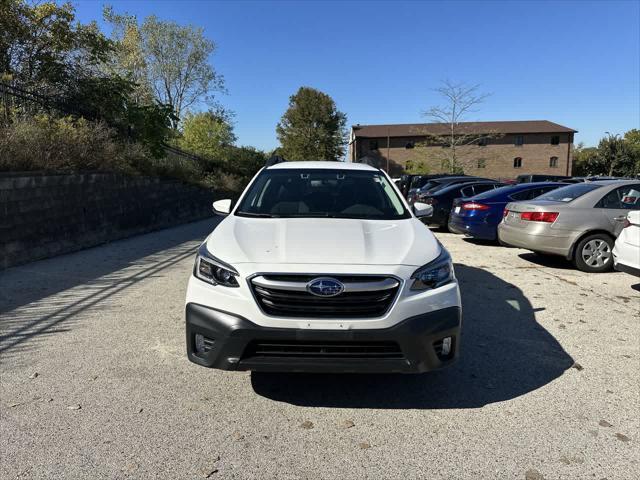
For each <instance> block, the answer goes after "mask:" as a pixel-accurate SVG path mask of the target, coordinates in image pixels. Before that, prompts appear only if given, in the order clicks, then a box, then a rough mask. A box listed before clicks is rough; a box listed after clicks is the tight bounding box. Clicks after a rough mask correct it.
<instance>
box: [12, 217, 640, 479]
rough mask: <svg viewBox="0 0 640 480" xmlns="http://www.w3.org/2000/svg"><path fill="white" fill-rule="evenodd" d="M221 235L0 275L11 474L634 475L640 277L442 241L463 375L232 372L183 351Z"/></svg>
mask: <svg viewBox="0 0 640 480" xmlns="http://www.w3.org/2000/svg"><path fill="white" fill-rule="evenodd" d="M214 224H215V220H213V219H212V220H207V221H203V222H198V223H193V224H189V225H184V226H181V227H177V228H173V229H169V230H163V231H160V232H155V233H151V234H147V235H142V236H138V237H134V238H130V239H127V240H122V241H118V242H114V243H111V244H108V245H104V246H100V247H96V248H92V249H89V250H85V251H82V252H77V253H73V254H69V255H64V256H60V257H57V258H52V259H49V260H44V261H39V262H34V263H31V264H28V265H24V266H20V267H15V268H11V269H8V270H5V271H2V272H0V478H3V479H5V478H6V479H10V478H94V479H97V478H171V479H178V478H186V479H191V478H194V479H196V478H213V479H216V478H220V479H227V478H238V479H244V478H260V479H269V478H278V479H293V478H313V479H317V478H327V479H330V478H345V479H361V478H362V479H364V478H371V479H413V478H424V479H459V478H460V479H490V478H497V479H526V480H541V479H547V480H550V479H591V478H593V479H604V478H606V479H608V480H613V479H621V480H628V479H632V478H638V472H639V471H640V448H639V442H640V375H639V372H640V312H639V310H640V279H638V278H635V277H632V276H629V275H626V274H622V273H607V274H599V275H598V274H591V275H590V274H586V273H583V272H579V271H577V270H575V269H574V268H573V267H572V266H571V265H570V264H569V263H568V262H566V261H565V260H563V259H561V258H554V257H541V256H537V255H534V254H532V253H528V252H526V251H524V250H519V249H508V248H503V247H499V246H496V245H490V244H482V243H474V242H471V241H469V240H465V239H463V238H462V237H460V236H456V235H451V234H443V233H436V235H437V236H438V237H439V238H440V240H441V241H442V242H443V243H444V244H445V245H446V247H447V248H448V249H449V250H450V252H451V254H452V257H453V259H454V261H455V263H456V274H457V276H458V278H459V280H460V282H461V290H462V297H463V308H464V327H463V339H462V357H461V359H460V361H459V362H458V363H457V364H456V365H455V366H453V367H451V368H449V369H447V370H443V371H439V372H432V373H429V374H424V375H303V374H270V375H269V374H252V373H248V372H222V371H216V370H209V369H206V368H202V367H199V366H196V365H194V364H192V363H189V362H188V361H187V358H186V355H185V345H184V344H185V340H184V316H183V307H184V296H185V289H186V284H187V279H188V277H189V275H190V272H191V269H192V267H193V260H194V255H195V251H196V248H197V246H198V245H199V243H200V241H202V239H203V238H204V237H205V236H206V235H207V233H208V232H209V231H210V230H211V229H212V228H213V227H214Z"/></svg>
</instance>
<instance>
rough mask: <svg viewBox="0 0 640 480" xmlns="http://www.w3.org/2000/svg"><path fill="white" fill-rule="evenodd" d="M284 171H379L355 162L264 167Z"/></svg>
mask: <svg viewBox="0 0 640 480" xmlns="http://www.w3.org/2000/svg"><path fill="white" fill-rule="evenodd" d="M286 169H295V170H299V169H327V170H366V171H378V170H379V169H377V168H375V167H372V166H371V165H368V164H366V163H355V162H332V161H320V162H307V161H305V162H281V163H276V164H275V165H271V166H270V167H266V170H286Z"/></svg>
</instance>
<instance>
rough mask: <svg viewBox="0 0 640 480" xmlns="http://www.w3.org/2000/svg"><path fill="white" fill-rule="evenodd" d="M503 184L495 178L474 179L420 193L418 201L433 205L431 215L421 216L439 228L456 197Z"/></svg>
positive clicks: (463, 196) (442, 224) (478, 192)
mask: <svg viewBox="0 0 640 480" xmlns="http://www.w3.org/2000/svg"><path fill="white" fill-rule="evenodd" d="M503 185H504V184H503V183H499V182H496V181H495V180H476V181H472V182H465V183H454V184H448V185H446V186H445V187H443V188H440V189H437V191H435V192H433V193H426V194H422V195H420V196H419V197H418V201H419V202H422V203H426V204H427V205H431V206H432V207H433V213H432V214H431V216H428V215H427V216H425V217H423V222H424V223H426V224H428V225H432V226H437V227H441V228H442V227H447V226H448V224H449V215H450V213H451V208H452V205H453V202H454V201H455V200H456V199H457V198H460V197H462V198H469V197H473V196H474V195H478V194H480V193H482V192H487V191H489V190H494V189H496V188H499V187H502V186H503Z"/></svg>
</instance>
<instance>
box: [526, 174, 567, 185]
mask: <svg viewBox="0 0 640 480" xmlns="http://www.w3.org/2000/svg"><path fill="white" fill-rule="evenodd" d="M568 178H571V177H568V176H565V175H545V174H529V175H518V176H517V177H516V183H532V182H558V181H560V180H566V179H568Z"/></svg>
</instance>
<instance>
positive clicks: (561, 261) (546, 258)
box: [518, 252, 576, 270]
mask: <svg viewBox="0 0 640 480" xmlns="http://www.w3.org/2000/svg"><path fill="white" fill-rule="evenodd" d="M518 256H519V257H520V258H521V259H523V260H526V261H527V262H531V263H535V264H536V265H540V266H541V267H549V268H558V269H562V270H575V269H576V268H575V267H574V266H573V264H572V263H571V262H570V261H569V260H567V259H566V258H565V257H561V256H560V255H545V254H540V253H533V252H530V253H521V254H519V255H518Z"/></svg>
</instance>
